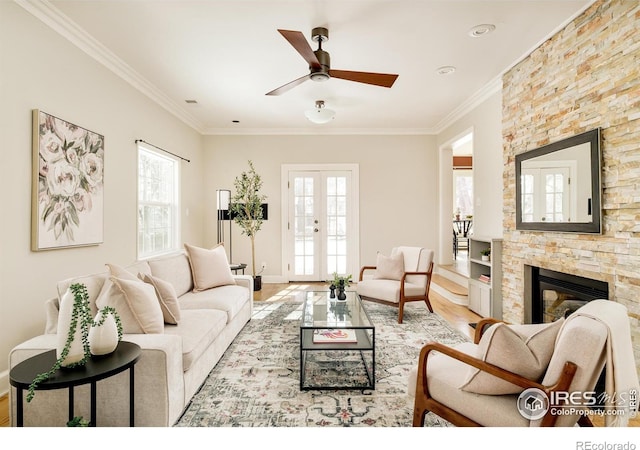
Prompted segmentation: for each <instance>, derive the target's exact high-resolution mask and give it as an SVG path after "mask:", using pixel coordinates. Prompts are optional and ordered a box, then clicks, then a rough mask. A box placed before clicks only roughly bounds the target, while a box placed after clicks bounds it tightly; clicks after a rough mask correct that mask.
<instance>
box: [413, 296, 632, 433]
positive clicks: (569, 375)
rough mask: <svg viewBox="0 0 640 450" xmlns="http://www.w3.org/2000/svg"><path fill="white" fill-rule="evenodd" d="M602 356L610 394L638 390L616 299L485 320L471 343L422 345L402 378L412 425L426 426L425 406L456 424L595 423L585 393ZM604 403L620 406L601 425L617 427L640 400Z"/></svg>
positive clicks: (595, 378) (623, 313) (624, 322)
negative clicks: (522, 319)
mask: <svg viewBox="0 0 640 450" xmlns="http://www.w3.org/2000/svg"><path fill="white" fill-rule="evenodd" d="M485 325H489V326H485ZM485 330H486V331H485ZM483 331H484V333H483ZM605 362H606V365H607V370H606V383H605V385H606V387H605V391H604V392H605V394H606V395H607V396H609V398H616V399H618V400H620V399H621V398H624V397H625V396H627V397H629V396H630V395H631V392H633V391H634V390H635V392H636V393H637V392H638V387H639V384H638V377H637V373H636V368H635V361H634V358H633V348H632V344H631V333H630V327H629V318H628V315H627V310H626V308H625V307H624V306H623V305H621V304H619V303H616V302H613V301H609V300H594V301H591V302H589V303H587V304H586V305H585V306H583V307H581V308H580V309H578V310H577V311H576V312H574V313H573V314H571V315H570V316H569V317H568V318H566V319H565V318H562V319H560V320H558V321H556V322H553V323H551V324H536V325H507V324H505V323H502V322H498V321H495V320H493V319H483V320H482V321H480V322H479V323H478V326H477V328H476V336H475V341H474V343H464V344H459V345H457V346H455V347H449V346H446V345H443V344H439V343H429V344H427V345H425V346H424V347H423V348H422V350H421V352H420V357H419V361H418V366H417V368H416V369H414V370H413V371H412V373H411V374H410V376H409V381H408V385H407V387H408V393H409V394H410V395H414V396H415V406H414V413H413V426H423V425H424V419H425V415H426V413H427V412H432V413H434V414H436V415H438V416H440V417H442V418H444V419H445V420H448V421H449V422H451V423H453V424H454V425H457V426H500V427H504V426H518V427H531V426H575V425H576V423H577V424H579V425H581V426H592V424H591V421H590V420H589V417H588V415H589V414H584V413H583V412H585V411H587V412H588V405H589V403H590V402H591V400H589V399H588V398H586V397H584V393H591V392H593V391H594V388H595V386H596V383H597V381H598V378H599V376H600V374H601V373H602V369H603V366H604V365H605ZM614 369H615V370H614ZM533 388H535V389H533ZM554 392H556V394H553V393H554ZM541 393H543V394H541ZM558 393H561V394H558ZM636 395H637V394H636ZM568 398H571V399H572V400H571V402H569V401H568ZM576 398H577V399H578V401H579V400H580V399H581V398H582V399H583V401H584V402H585V403H583V404H582V405H580V404H576V403H575V401H576V400H575V399H576ZM545 402H546V403H545ZM571 408H573V409H571ZM605 408H616V409H620V410H621V411H622V413H623V414H620V412H618V414H612V415H611V416H605V425H607V426H610V425H618V426H619V425H626V422H625V420H628V417H629V416H631V411H632V409H633V408H636V409H637V405H635V406H634V405H632V404H625V402H624V401H623V402H621V403H620V402H618V403H617V404H613V403H609V404H605ZM630 408H631V409H630ZM607 418H611V420H615V421H617V423H612V424H609V423H607V421H608V420H609V419H607Z"/></svg>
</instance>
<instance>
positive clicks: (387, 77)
mask: <svg viewBox="0 0 640 450" xmlns="http://www.w3.org/2000/svg"><path fill="white" fill-rule="evenodd" d="M278 32H279V33H280V34H281V35H282V36H283V37H284V38H285V39H286V40H287V41H289V43H290V44H291V45H292V46H293V48H295V49H296V50H297V51H298V53H300V55H302V57H303V58H304V60H305V61H307V63H309V74H308V75H305V76H303V77H300V78H298V79H296V80H293V81H291V82H289V83H287V84H285V85H283V86H280V87H279V88H276V89H274V90H273V91H271V92H267V94H266V95H280V94H283V93H285V92H287V91H288V90H289V89H292V88H294V87H296V86H298V85H299V84H302V83H304V82H305V81H307V80H313V81H326V80H328V79H329V78H331V77H333V78H341V79H343V80H348V81H356V82H358V83H365V84H373V85H376V86H382V87H387V88H390V87H391V86H393V83H394V82H395V81H396V78H398V75H396V74H388V73H373V72H353V71H350V70H333V69H331V60H330V57H329V53H327V52H325V51H324V50H322V43H323V42H325V41H327V40H329V30H327V29H326V28H324V27H317V28H314V29H313V30H312V31H311V38H312V40H314V41H316V42H317V43H318V50H316V51H313V50H312V49H311V46H310V45H309V43H308V42H307V40H306V39H305V37H304V35H303V34H302V33H301V32H300V31H290V30H278Z"/></svg>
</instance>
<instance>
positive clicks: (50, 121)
mask: <svg viewBox="0 0 640 450" xmlns="http://www.w3.org/2000/svg"><path fill="white" fill-rule="evenodd" d="M103 180H104V137H103V136H102V135H100V134H97V133H94V132H92V131H89V130H86V129H84V128H82V127H79V126H77V125H74V124H72V123H70V122H67V121H66V120H62V119H59V118H58V117H55V116H52V115H51V114H47V113H45V112H43V111H40V110H37V109H36V110H33V188H32V193H33V199H32V214H31V216H32V217H31V218H32V233H31V247H32V250H34V251H39V250H52V249H57V248H67V247H77V246H86V245H98V244H101V243H102V241H103V215H104V208H103V196H104V182H103Z"/></svg>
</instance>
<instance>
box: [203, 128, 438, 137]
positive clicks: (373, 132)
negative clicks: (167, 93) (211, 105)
mask: <svg viewBox="0 0 640 450" xmlns="http://www.w3.org/2000/svg"><path fill="white" fill-rule="evenodd" d="M320 127H321V126H319V128H317V129H312V128H246V129H238V130H231V129H227V128H209V129H207V130H205V131H204V132H203V134H205V135H215V136H222V135H228V136H244V135H246V136H254V135H257V136H269V135H271V136H278V135H283V136H295V135H299V136H304V135H313V136H316V135H333V136H340V135H360V136H362V135H365V136H366V135H369V136H390V135H395V136H415V135H433V134H436V133H435V131H434V130H431V129H428V128H320Z"/></svg>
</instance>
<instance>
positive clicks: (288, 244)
mask: <svg viewBox="0 0 640 450" xmlns="http://www.w3.org/2000/svg"><path fill="white" fill-rule="evenodd" d="M350 166H352V165H349V166H347V167H343V166H337V167H331V168H329V167H328V166H326V165H323V166H320V167H316V168H313V167H311V168H309V166H306V167H299V168H296V167H293V166H292V167H288V168H287V170H286V197H287V198H286V202H283V204H286V205H287V208H284V209H286V226H285V227H284V228H285V239H284V240H283V242H285V246H284V247H285V252H284V257H283V261H285V262H286V264H285V267H284V269H285V273H286V274H287V276H288V279H289V280H290V281H324V280H328V279H331V278H333V273H334V272H336V273H338V274H341V275H344V274H353V275H354V277H355V276H356V274H355V273H354V270H356V268H357V263H358V261H357V254H358V245H357V242H358V236H357V229H358V228H357V203H358V202H357V195H356V194H357V193H356V191H355V189H354V185H355V186H357V184H356V183H354V179H356V180H357V170H355V175H354V169H357V166H356V167H355V168H354V167H350ZM283 175H284V173H283Z"/></svg>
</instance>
